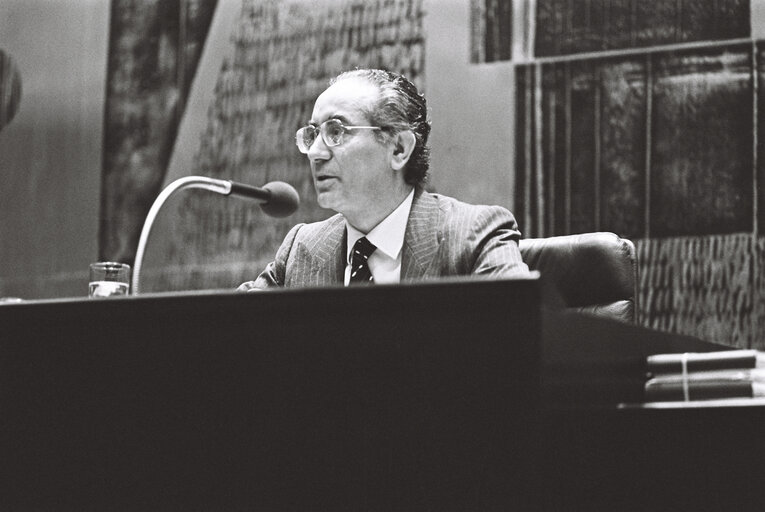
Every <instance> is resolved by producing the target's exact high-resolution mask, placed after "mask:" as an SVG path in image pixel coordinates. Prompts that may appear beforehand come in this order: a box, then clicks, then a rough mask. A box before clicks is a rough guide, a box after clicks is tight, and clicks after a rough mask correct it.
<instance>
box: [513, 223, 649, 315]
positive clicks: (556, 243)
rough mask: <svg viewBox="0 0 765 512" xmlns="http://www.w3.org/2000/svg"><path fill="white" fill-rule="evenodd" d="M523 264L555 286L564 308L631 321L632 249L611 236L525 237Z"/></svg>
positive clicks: (634, 272) (634, 287) (634, 277)
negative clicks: (536, 271)
mask: <svg viewBox="0 0 765 512" xmlns="http://www.w3.org/2000/svg"><path fill="white" fill-rule="evenodd" d="M520 248H521V254H522V256H523V260H524V261H525V262H526V264H527V265H528V266H529V268H530V269H531V270H538V271H539V272H540V273H541V274H542V278H543V279H545V280H546V281H548V283H552V284H553V285H554V286H555V288H557V290H558V292H559V293H560V296H561V298H562V300H563V302H564V305H565V306H566V307H567V308H569V309H574V310H577V311H581V312H585V313H591V314H595V315H599V316H604V317H608V318H613V319H617V320H622V321H625V322H634V321H635V301H636V297H637V292H636V290H637V258H636V256H635V245H634V244H633V243H632V242H631V241H630V240H628V239H626V238H620V237H619V236H617V235H616V234H614V233H605V232H602V233H582V234H578V235H564V236H553V237H549V238H528V239H525V240H521V241H520Z"/></svg>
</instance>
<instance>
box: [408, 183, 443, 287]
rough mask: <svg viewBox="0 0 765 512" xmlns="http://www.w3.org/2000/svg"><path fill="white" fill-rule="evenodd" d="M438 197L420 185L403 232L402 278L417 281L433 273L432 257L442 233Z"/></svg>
mask: <svg viewBox="0 0 765 512" xmlns="http://www.w3.org/2000/svg"><path fill="white" fill-rule="evenodd" d="M440 226H441V210H440V208H439V207H438V200H437V199H436V198H435V197H434V196H433V195H432V194H429V193H427V192H424V191H423V190H422V189H420V188H418V189H417V190H416V191H415V194H414V200H413V201H412V210H411V211H410V213H409V222H408V223H407V226H406V233H405V234H404V246H403V248H402V254H401V280H402V281H405V280H414V279H421V278H423V277H427V276H428V275H429V274H432V273H433V272H434V271H433V270H432V266H433V260H434V258H435V256H436V254H437V253H438V249H439V247H440V243H441V239H442V238H443V236H442V234H441V233H440V232H439V228H440Z"/></svg>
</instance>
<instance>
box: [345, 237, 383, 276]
mask: <svg viewBox="0 0 765 512" xmlns="http://www.w3.org/2000/svg"><path fill="white" fill-rule="evenodd" d="M375 249H377V247H375V246H374V244H373V243H372V242H370V241H369V240H367V238H366V237H361V238H359V239H358V240H356V243H355V244H354V245H353V251H352V252H351V280H350V282H349V284H351V285H353V284H371V283H373V282H374V278H373V277H372V272H371V271H370V270H369V264H368V263H367V260H368V259H369V256H371V255H372V253H373V252H375Z"/></svg>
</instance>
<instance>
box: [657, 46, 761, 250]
mask: <svg viewBox="0 0 765 512" xmlns="http://www.w3.org/2000/svg"><path fill="white" fill-rule="evenodd" d="M654 68H655V80H654V82H653V120H652V126H651V131H652V136H651V140H652V141H653V147H652V149H651V226H650V229H651V234H652V236H678V235H701V234H717V233H734V232H741V231H751V229H752V214H753V210H752V133H753V127H752V108H753V102H752V90H751V72H752V70H751V56H750V52H749V51H748V49H747V48H746V47H745V48H743V49H740V48H737V49H735V50H731V49H727V48H726V49H722V50H714V51H708V52H706V51H696V52H693V53H680V54H669V55H666V56H662V57H657V58H655V59H654Z"/></svg>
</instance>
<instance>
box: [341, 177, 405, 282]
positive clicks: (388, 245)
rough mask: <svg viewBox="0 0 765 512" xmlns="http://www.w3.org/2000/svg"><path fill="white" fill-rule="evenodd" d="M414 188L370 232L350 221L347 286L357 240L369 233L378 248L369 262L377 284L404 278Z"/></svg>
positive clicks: (348, 230)
mask: <svg viewBox="0 0 765 512" xmlns="http://www.w3.org/2000/svg"><path fill="white" fill-rule="evenodd" d="M413 199H414V190H412V191H411V192H409V195H408V196H406V199H404V200H403V201H402V202H401V204H400V205H398V207H397V208H396V209H395V210H393V211H392V212H391V214H390V215H388V216H387V217H385V218H384V219H383V220H382V221H381V222H380V223H379V224H378V225H377V226H375V227H374V228H372V231H370V232H369V233H362V232H361V231H359V230H358V229H356V228H354V227H353V226H351V225H350V224H348V222H347V221H346V223H345V229H346V232H347V233H348V244H347V247H346V257H345V286H348V283H349V282H350V280H351V251H352V250H353V245H354V244H355V243H356V240H358V239H359V238H361V237H363V236H366V237H367V240H369V241H370V242H372V244H374V246H375V247H377V250H376V251H375V252H373V253H372V255H371V256H370V257H369V260H368V261H367V264H368V265H369V270H370V271H371V272H372V277H374V280H375V283H377V284H386V283H398V282H400V281H401V248H402V247H403V246H404V233H406V224H407V222H408V221H409V212H410V211H411V209H412V200H413Z"/></svg>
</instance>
